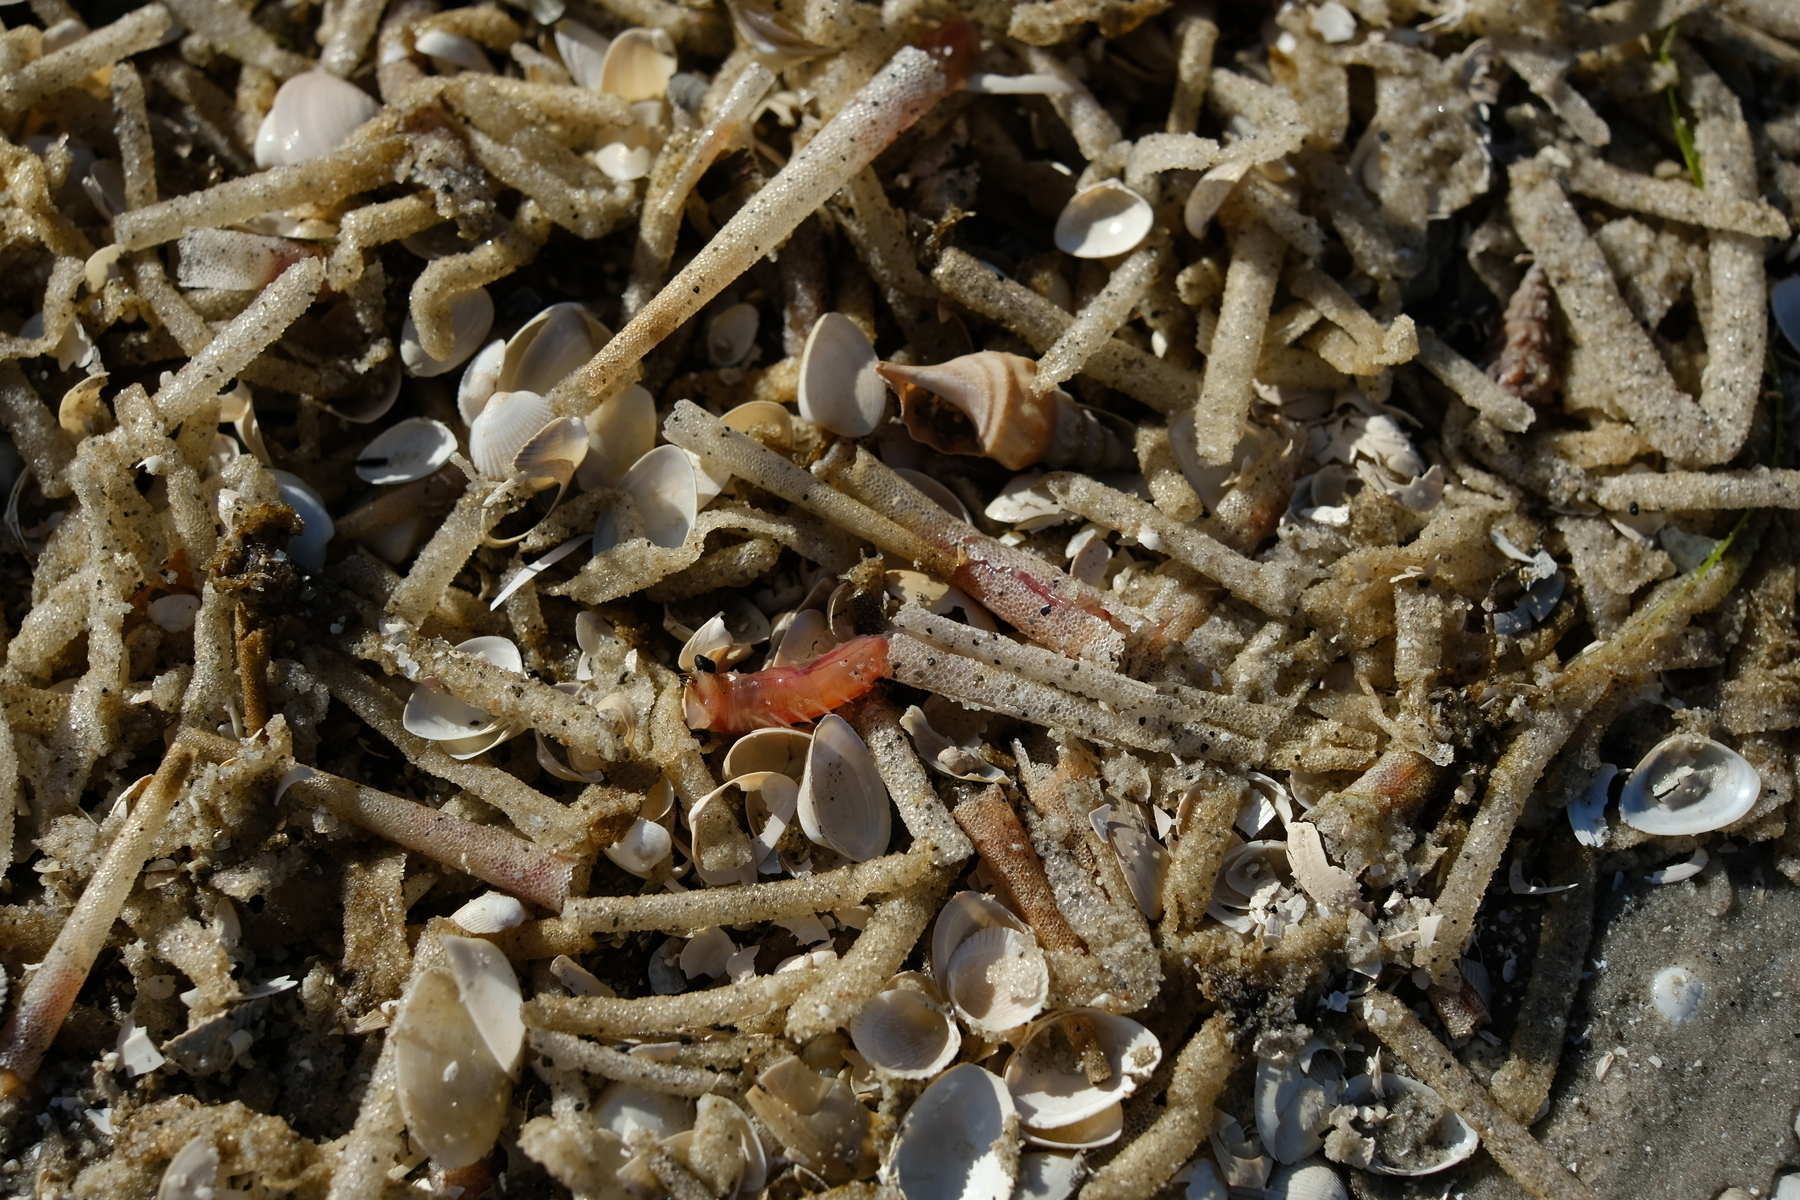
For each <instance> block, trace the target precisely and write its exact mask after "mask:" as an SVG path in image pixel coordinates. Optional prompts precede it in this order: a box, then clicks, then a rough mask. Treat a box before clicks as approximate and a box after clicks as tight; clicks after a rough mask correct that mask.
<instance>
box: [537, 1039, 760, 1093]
mask: <svg viewBox="0 0 1800 1200" xmlns="http://www.w3.org/2000/svg"><path fill="white" fill-rule="evenodd" d="M530 1038H531V1048H532V1049H533V1050H536V1051H537V1052H538V1053H540V1054H545V1055H548V1056H549V1057H550V1059H551V1061H553V1062H555V1063H556V1065H557V1066H559V1067H563V1068H565V1069H568V1068H573V1069H575V1070H580V1071H586V1072H587V1073H588V1074H589V1075H599V1076H602V1077H604V1078H606V1079H616V1080H618V1081H619V1082H621V1083H635V1084H637V1085H638V1086H639V1087H642V1088H646V1089H648V1090H649V1091H652V1092H662V1093H664V1094H665V1095H669V1096H707V1095H727V1094H730V1093H731V1092H734V1091H736V1090H737V1088H738V1086H739V1084H738V1081H737V1079H736V1078H735V1077H733V1076H730V1075H722V1074H720V1073H719V1072H717V1071H708V1070H706V1069H705V1068H703V1067H684V1066H680V1065H679V1064H676V1063H664V1062H657V1061H655V1060H654V1059H649V1058H640V1057H639V1056H637V1055H635V1054H623V1053H621V1052H619V1051H617V1050H613V1049H611V1048H609V1047H607V1046H597V1045H595V1044H594V1043H593V1042H589V1041H584V1040H583V1039H581V1038H578V1037H576V1036H575V1035H573V1034H569V1033H556V1032H554V1031H552V1030H548V1029H534V1030H532V1031H531V1033H530Z"/></svg>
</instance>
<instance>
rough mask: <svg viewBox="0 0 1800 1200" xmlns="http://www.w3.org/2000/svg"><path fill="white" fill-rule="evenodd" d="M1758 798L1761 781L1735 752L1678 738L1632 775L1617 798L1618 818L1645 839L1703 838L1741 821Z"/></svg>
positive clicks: (1689, 737)
mask: <svg viewBox="0 0 1800 1200" xmlns="http://www.w3.org/2000/svg"><path fill="white" fill-rule="evenodd" d="M1761 795H1762V778H1761V777H1760V776H1759V775H1757V773H1756V768H1755V767H1753V766H1751V765H1750V764H1749V763H1748V762H1745V761H1744V758H1743V756H1742V755H1740V754H1738V753H1737V751H1735V750H1732V749H1731V748H1730V747H1728V746H1724V745H1721V744H1720V743H1718V742H1715V741H1713V740H1711V739H1710V738H1702V737H1696V736H1694V735H1693V734H1690V733H1678V734H1676V735H1675V736H1674V737H1672V738H1668V739H1666V740H1664V741H1661V742H1658V743H1657V744H1656V745H1655V746H1654V747H1652V748H1651V750H1650V753H1648V754H1646V755H1644V758H1643V761H1641V762H1639V763H1638V765H1637V768H1636V769H1635V770H1633V771H1632V773H1631V778H1630V779H1628V780H1627V781H1626V782H1625V789H1624V791H1622V792H1621V793H1619V816H1621V817H1622V818H1624V821H1625V823H1626V824H1627V825H1630V826H1631V827H1632V828H1633V829H1641V830H1643V831H1644V832H1645V833H1653V834H1660V835H1663V836H1671V837H1672V836H1678V835H1681V834H1692V833H1707V832H1710V831H1711V830H1714V829H1723V828H1725V827H1726V826H1727V825H1730V824H1731V823H1732V822H1734V821H1738V820H1741V819H1743V817H1744V815H1745V814H1746V813H1748V812H1749V811H1750V810H1751V809H1752V808H1754V807H1756V801H1757V798H1758V797H1759V796H1761Z"/></svg>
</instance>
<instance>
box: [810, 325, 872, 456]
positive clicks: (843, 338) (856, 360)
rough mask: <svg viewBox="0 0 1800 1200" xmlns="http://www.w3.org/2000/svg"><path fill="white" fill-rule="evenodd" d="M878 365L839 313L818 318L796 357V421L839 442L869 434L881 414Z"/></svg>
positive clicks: (856, 329)
mask: <svg viewBox="0 0 1800 1200" xmlns="http://www.w3.org/2000/svg"><path fill="white" fill-rule="evenodd" d="M878 361H879V360H878V359H877V358H876V357H875V347H874V346H873V345H872V344H870V342H869V339H868V337H866V336H865V335H864V334H863V331H862V328H861V327H860V326H859V325H857V323H856V322H855V321H852V320H851V319H850V318H849V317H846V316H845V315H844V314H843V313H840V312H828V313H826V314H825V315H824V316H822V317H820V318H819V319H818V321H816V322H814V324H813V327H812V332H811V333H808V334H807V335H806V345H805V347H804V348H803V349H802V350H801V351H800V384H799V390H800V415H801V416H803V417H805V418H806V419H807V420H808V421H811V422H812V423H813V424H814V425H817V426H819V427H820V428H821V429H827V430H830V431H831V432H832V433H836V434H842V435H843V436H844V437H866V436H868V435H869V434H871V433H873V432H875V426H876V425H877V424H879V423H880V421H881V414H882V413H883V412H884V411H885V410H886V409H887V389H886V388H885V387H883V386H882V383H881V377H880V376H879V375H877V374H876V373H875V367H876V364H877V363H878Z"/></svg>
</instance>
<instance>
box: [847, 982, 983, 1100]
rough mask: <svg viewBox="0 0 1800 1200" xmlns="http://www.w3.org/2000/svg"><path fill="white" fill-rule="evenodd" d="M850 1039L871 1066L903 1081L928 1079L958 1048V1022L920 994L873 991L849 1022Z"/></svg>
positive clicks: (959, 1037) (960, 1036)
mask: <svg viewBox="0 0 1800 1200" xmlns="http://www.w3.org/2000/svg"><path fill="white" fill-rule="evenodd" d="M850 1040H851V1041H852V1042H853V1043H854V1044H855V1045H856V1052H857V1053H858V1054H860V1055H862V1056H863V1057H864V1058H866V1059H868V1060H869V1065H870V1066H872V1067H874V1068H876V1069H877V1070H881V1071H886V1072H887V1073H888V1074H890V1075H897V1076H899V1077H900V1078H902V1079H929V1078H931V1077H932V1076H933V1075H936V1074H937V1073H938V1072H939V1071H941V1070H943V1069H944V1068H945V1067H947V1066H949V1065H950V1063H951V1062H952V1061H953V1060H954V1059H955V1058H956V1054H957V1051H959V1050H961V1049H962V1034H961V1032H960V1031H958V1029H957V1028H956V1022H954V1021H952V1020H951V1019H950V1018H949V1017H947V1016H945V1015H944V1013H943V1011H942V1010H941V1009H939V1008H938V1007H937V1005H935V1004H933V1003H932V1002H931V999H930V997H928V996H926V995H925V994H924V993H923V992H918V991H913V990H911V989H907V988H898V989H894V990H891V991H886V992H877V993H876V994H875V995H874V997H872V998H871V999H870V1000H869V1002H868V1003H867V1004H865V1005H864V1006H863V1009H862V1011H861V1012H859V1013H857V1014H856V1016H854V1017H853V1018H851V1020H850Z"/></svg>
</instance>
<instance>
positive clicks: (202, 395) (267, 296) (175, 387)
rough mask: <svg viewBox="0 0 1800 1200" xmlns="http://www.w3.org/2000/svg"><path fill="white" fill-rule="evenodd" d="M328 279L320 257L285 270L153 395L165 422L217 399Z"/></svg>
mask: <svg viewBox="0 0 1800 1200" xmlns="http://www.w3.org/2000/svg"><path fill="white" fill-rule="evenodd" d="M324 282H325V264H324V262H323V261H322V260H320V259H317V258H303V259H301V260H300V261H299V262H297V263H295V264H294V265H293V266H291V267H289V268H288V269H287V270H285V271H283V272H282V273H281V275H280V277H279V278H277V279H276V280H275V282H274V283H271V284H270V285H269V286H268V287H266V288H264V289H263V290H262V294H261V295H260V296H258V297H257V298H256V300H255V301H254V302H253V303H252V304H251V305H250V307H249V308H246V309H245V310H244V311H243V312H241V313H239V314H238V315H237V316H236V317H234V318H233V319H232V321H231V323H230V324H229V325H227V326H226V327H225V328H224V329H221V330H220V331H219V332H218V335H217V336H215V337H214V338H213V340H212V341H211V342H210V343H209V344H208V345H207V347H206V349H204V350H202V351H201V352H200V353H198V354H196V355H195V356H194V357H193V358H191V359H189V360H188V364H187V366H185V367H183V368H181V370H180V371H178V372H176V374H175V378H173V379H171V380H170V381H169V382H168V383H167V384H165V385H163V387H162V388H160V389H159V390H158V391H157V393H156V396H155V397H154V399H155V403H156V408H157V410H158V411H159V412H160V413H161V414H162V419H163V421H164V422H165V423H166V424H168V425H170V426H174V425H177V424H180V423H181V422H183V421H185V420H187V419H188V418H189V417H191V416H193V415H194V414H195V413H196V412H198V411H199V410H200V406H201V405H203V404H206V403H208V402H210V401H212V400H213V399H215V398H216V397H217V396H218V394H219V393H220V392H221V391H223V390H224V389H225V387H226V385H227V384H229V383H230V382H231V380H232V379H234V378H235V377H236V376H237V375H238V374H239V373H241V372H242V371H243V369H244V368H245V367H247V366H248V365H249V364H250V361H251V360H252V359H254V358H255V357H256V356H257V355H259V354H261V353H262V352H263V351H264V350H267V349H268V348H269V347H270V346H271V345H273V344H274V343H275V342H276V341H277V340H278V339H279V338H280V337H281V335H282V334H284V333H286V332H287V328H288V326H289V325H292V324H293V323H294V320H295V318H297V317H299V315H300V314H301V313H303V312H305V311H306V309H307V307H308V306H309V305H311V304H312V302H313V298H314V297H315V296H317V295H318V294H319V288H320V286H321V285H322V284H323V283H324Z"/></svg>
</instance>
